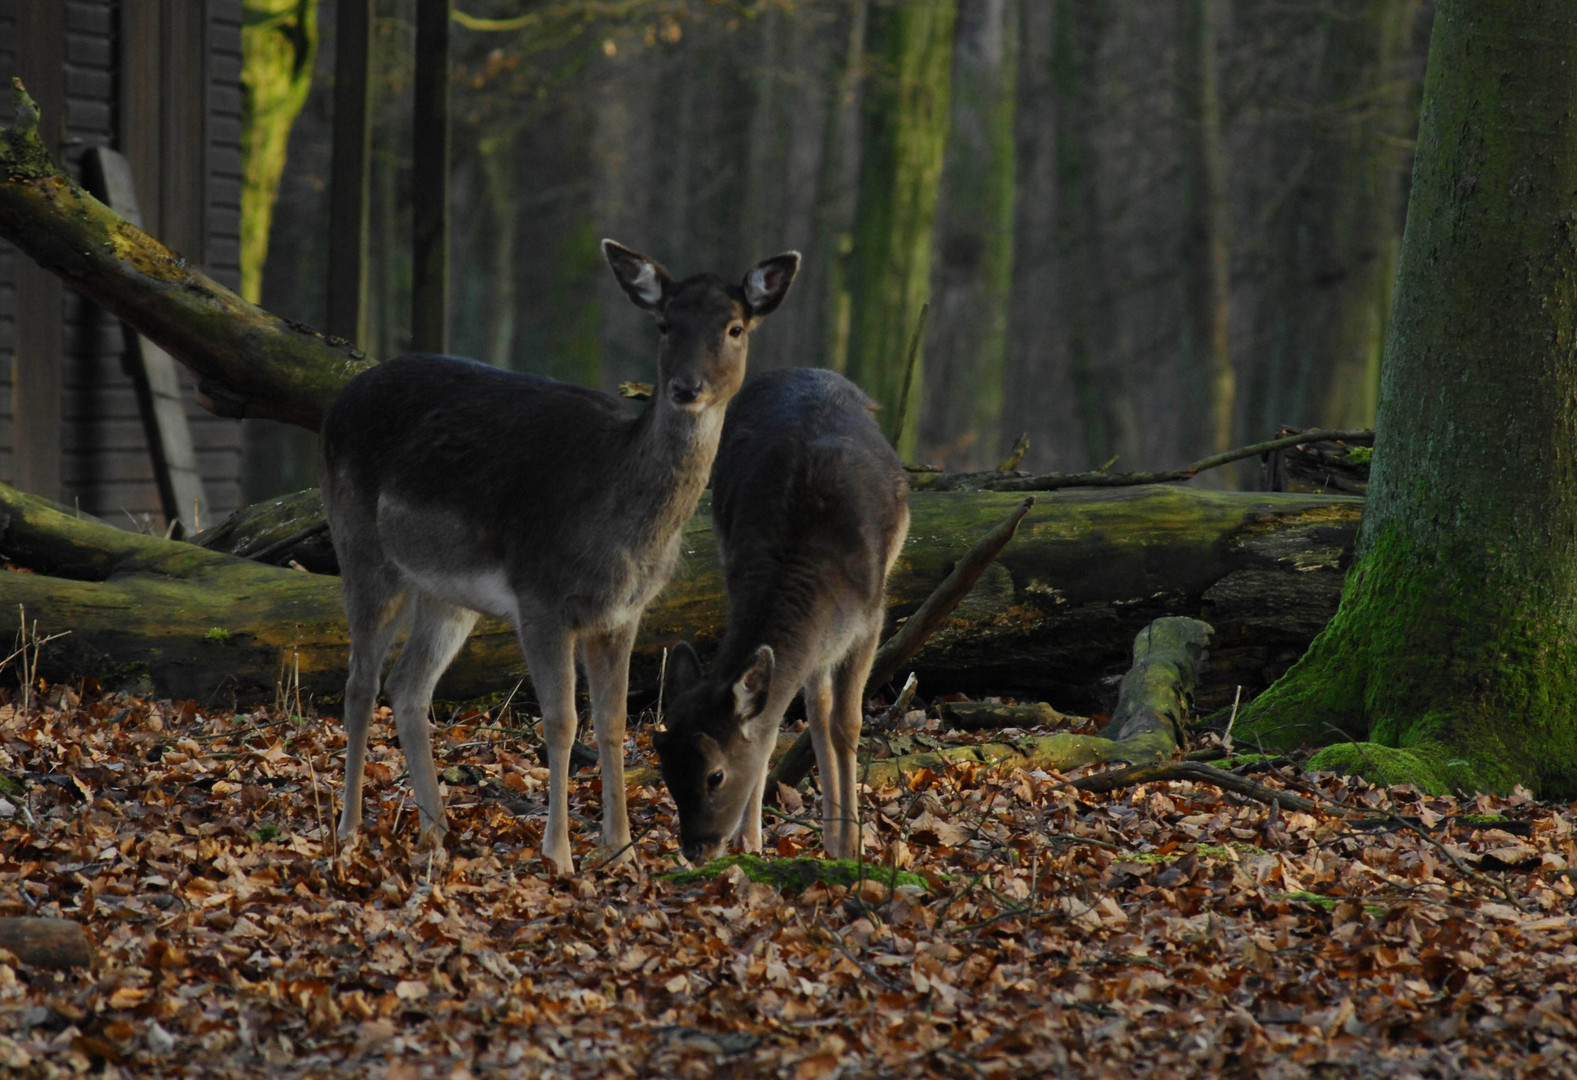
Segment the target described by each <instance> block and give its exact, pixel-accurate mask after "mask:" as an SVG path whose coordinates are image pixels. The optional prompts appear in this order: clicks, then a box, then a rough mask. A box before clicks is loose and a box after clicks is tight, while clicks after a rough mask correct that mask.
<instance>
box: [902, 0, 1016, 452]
mask: <svg viewBox="0 0 1577 1080" xmlns="http://www.w3.org/2000/svg"><path fill="white" fill-rule="evenodd" d="M1017 24H1018V3H1017V0H959V4H958V21H957V29H956V33H955V35H954V41H953V84H952V95H951V96H952V120H951V122H950V123H949V126H948V137H947V150H946V157H945V159H944V161H943V164H942V179H941V188H940V195H939V196H938V202H939V209H938V211H937V223H936V241H935V254H934V256H933V258H934V261H935V266H934V267H933V269H932V273H931V303H932V318H931V334H930V349H929V353H930V357H931V362H930V363H929V364H927V365H926V373H925V380H924V385H925V392H924V394H923V395H922V401H921V404H922V406H923V409H922V412H921V416H920V432H919V438H920V445H921V450H920V452H919V455H918V456H919V457H921V458H922V459H923V460H926V461H937V462H940V463H942V464H945V465H947V466H949V467H952V468H959V467H967V466H971V465H972V466H973V467H975V468H982V467H985V466H988V465H991V464H994V463H996V462H997V461H999V460H1001V457H1002V455H1001V451H1000V449H999V446H998V444H999V443H1000V442H1001V435H1000V425H1001V417H1002V374H1003V360H1004V357H1005V355H1006V350H1007V315H1008V308H1007V305H1008V296H1009V293H1010V291H1011V285H1012V277H1013V275H1012V270H1013V190H1014V188H1013V171H1014V154H1013V105H1014V94H1013V91H1014V84H1015V82H1016V78H1017V73H1018V72H1017V59H1018V56H1017V53H1018V33H1017Z"/></svg>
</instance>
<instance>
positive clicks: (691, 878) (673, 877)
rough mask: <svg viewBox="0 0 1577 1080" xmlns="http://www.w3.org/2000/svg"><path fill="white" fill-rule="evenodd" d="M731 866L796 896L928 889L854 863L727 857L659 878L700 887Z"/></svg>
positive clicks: (898, 873)
mask: <svg viewBox="0 0 1577 1080" xmlns="http://www.w3.org/2000/svg"><path fill="white" fill-rule="evenodd" d="M731 866H737V867H739V868H740V869H742V870H744V872H745V876H746V877H748V878H750V880H751V881H758V882H761V883H762V884H764V885H771V886H773V887H774V888H776V889H782V890H786V891H788V892H796V893H797V892H803V891H804V890H805V889H807V888H809V887H810V886H812V885H816V884H823V885H853V884H855V883H857V882H860V881H875V882H879V883H881V884H883V885H886V886H887V887H889V888H897V887H898V886H900V885H913V886H915V887H917V888H921V889H929V888H930V886H929V885H928V884H927V883H926V880H925V878H923V877H921V876H920V875H919V874H911V873H908V872H906V871H903V870H894V869H892V868H891V867H886V866H879V865H877V864H876V863H868V862H857V861H856V860H854V859H809V858H794V859H768V858H763V857H762V856H760V855H729V856H726V857H724V858H721V859H715V860H713V861H712V862H709V863H707V864H706V865H705V866H701V867H696V868H695V869H692V870H675V871H673V872H672V873H667V874H662V875H660V876H661V877H662V879H663V880H665V881H672V882H674V883H675V884H678V885H699V884H701V883H702V882H705V881H711V880H712V879H713V878H715V877H717V876H718V875H719V874H721V873H722V872H723V871H725V870H727V869H728V868H729V867H731Z"/></svg>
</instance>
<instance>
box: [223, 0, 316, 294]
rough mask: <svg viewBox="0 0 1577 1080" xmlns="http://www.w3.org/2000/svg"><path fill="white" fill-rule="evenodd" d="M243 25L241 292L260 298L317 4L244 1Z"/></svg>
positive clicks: (302, 98) (308, 66)
mask: <svg viewBox="0 0 1577 1080" xmlns="http://www.w3.org/2000/svg"><path fill="white" fill-rule="evenodd" d="M243 9H244V10H245V13H246V17H245V21H244V22H243V24H242V26H241V85H242V86H243V87H245V89H246V95H245V102H244V105H243V108H242V115H241V125H242V126H241V172H242V177H241V295H242V296H243V297H245V298H246V299H247V300H248V301H249V302H251V303H254V304H255V303H257V302H258V301H260V300H261V299H262V298H263V264H264V262H266V261H267V259H268V233H269V228H270V227H271V226H272V224H273V221H274V203H275V201H276V200H277V199H278V198H279V180H280V177H281V176H283V175H284V173H285V149H286V147H287V146H288V144H289V143H290V129H291V127H292V126H293V125H294V124H295V122H296V117H297V116H298V115H300V113H301V108H302V106H303V105H305V104H306V103H307V91H308V90H309V89H311V87H312V60H313V57H314V56H315V55H316V54H317V51H318V3H317V0H246V3H245V4H244V5H243Z"/></svg>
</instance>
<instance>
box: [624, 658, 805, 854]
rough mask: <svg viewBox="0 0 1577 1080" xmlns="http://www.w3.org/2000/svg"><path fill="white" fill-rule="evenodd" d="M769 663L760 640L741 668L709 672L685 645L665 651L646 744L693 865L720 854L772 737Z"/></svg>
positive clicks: (737, 825) (681, 843)
mask: <svg viewBox="0 0 1577 1080" xmlns="http://www.w3.org/2000/svg"><path fill="white" fill-rule="evenodd" d="M772 666H773V655H772V649H771V648H770V647H769V646H766V645H763V646H761V647H760V648H759V649H757V650H756V651H755V653H754V654H752V655H751V657H750V659H749V660H748V661H747V662H746V664H745V666H744V667H743V668H742V669H740V670H737V671H733V672H720V671H714V672H713V673H712V674H711V675H705V674H703V673H702V671H701V662H700V660H699V659H698V658H697V657H696V655H695V651H694V650H693V649H691V648H690V646H689V645H686V644H682V643H681V644H680V645H679V646H678V647H676V648H675V649H674V650H673V651H672V652H671V653H669V657H668V680H667V694H668V704H667V706H666V708H665V710H664V712H665V715H664V724H663V726H662V727H660V728H659V729H658V731H657V733H656V735H655V736H654V737H653V740H652V742H653V745H654V746H655V747H656V749H657V757H658V760H659V762H660V764H661V767H662V774H663V783H665V784H667V785H668V793H669V794H670V795H672V796H673V800H674V805H675V806H677V807H678V809H679V846H680V849H681V850H682V851H683V852H684V856H685V858H687V859H689V860H690V861H691V862H693V863H702V862H706V861H708V860H710V859H713V858H715V857H716V856H717V855H718V854H720V853H721V852H722V850H723V848H724V847H725V846H727V844H728V842H729V840H731V839H733V837H734V835H735V834H736V833H737V832H738V831H739V829H740V827H741V825H742V824H743V821H742V819H743V817H744V813H745V810H746V808H747V807H748V806H750V805H751V801H750V794H751V792H752V791H753V790H754V789H755V786H756V783H757V782H758V781H759V780H760V779H761V773H762V770H763V769H764V768H765V766H766V762H767V758H768V756H769V755H770V754H771V752H772V746H773V743H774V742H776V740H777V725H776V724H774V723H772V722H771V718H770V717H763V716H762V713H763V710H764V709H765V708H766V701H767V689H768V687H769V686H770V685H771V682H772Z"/></svg>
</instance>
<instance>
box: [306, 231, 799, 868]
mask: <svg viewBox="0 0 1577 1080" xmlns="http://www.w3.org/2000/svg"><path fill="white" fill-rule="evenodd" d="M602 250H603V254H604V255H605V256H606V257H607V260H608V264H609V265H610V266H611V267H612V268H613V274H614V276H615V277H616V278H617V279H618V281H619V284H620V285H621V286H622V287H623V288H624V291H625V292H626V293H628V294H629V297H630V299H631V300H633V301H634V302H635V304H636V306H638V307H641V308H644V309H645V310H647V311H649V312H651V314H652V315H653V316H654V317H655V318H656V320H657V325H658V328H659V330H660V331H661V332H662V342H661V344H660V346H659V347H658V353H657V372H658V378H657V384H656V389H655V390H654V392H653V395H652V400H651V403H650V404H649V405H648V406H647V407H646V408H645V410H644V411H642V412H641V413H640V414H639V415H636V414H633V413H631V412H630V411H628V410H627V409H626V407H625V406H624V405H623V404H621V403H620V402H619V401H617V400H616V399H614V398H612V397H610V396H608V395H606V394H603V393H599V392H597V391H594V390H587V389H583V388H581V387H578V386H570V385H567V384H564V383H560V382H556V381H554V380H552V379H547V378H542V377H540V376H534V375H521V374H516V373H513V372H508V371H500V370H498V369H496V368H491V367H488V366H487V365H485V364H481V363H477V362H475V361H471V360H462V359H457V358H454V357H445V356H427V355H412V356H402V357H398V358H396V359H393V360H390V361H388V362H386V363H383V364H379V365H378V366H377V367H375V368H372V369H371V370H369V371H367V372H365V373H364V374H362V375H359V376H357V377H356V378H355V379H353V380H351V382H350V383H349V384H348V385H347V386H346V387H345V390H344V391H343V392H342V393H341V394H340V396H339V398H338V399H336V400H335V402H334V404H333V405H332V406H331V407H330V409H329V411H328V414H327V416H326V417H325V418H324V422H323V501H324V506H325V508H326V509H327V511H328V519H329V525H330V529H331V531H332V534H333V540H334V551H335V554H337V555H338V556H339V565H340V573H341V576H342V578H343V582H344V593H345V613H346V617H347V619H348V621H349V624H350V634H351V647H350V664H349V669H350V670H349V676H348V678H347V679H346V682H345V730H346V741H347V745H346V752H345V810H344V813H343V815H342V816H341V817H340V823H339V835H340V837H341V839H344V840H350V839H351V838H352V837H353V836H354V835H355V833H356V830H357V828H358V827H359V826H360V824H361V796H362V772H363V768H364V765H365V763H366V752H367V727H368V724H369V723H370V721H371V718H372V710H373V704H374V702H375V700H376V698H377V696H378V688H379V675H380V672H381V671H382V668H383V663H384V659H385V658H386V656H387V655H388V652H389V649H390V646H391V645H392V644H393V642H394V637H395V633H396V631H397V630H398V629H399V627H400V626H401V625H408V626H409V628H410V632H409V636H408V637H407V638H406V641H405V644H404V645H403V646H402V647H401V649H400V654H399V659H398V660H396V661H395V663H394V667H393V669H392V670H391V671H390V673H389V677H388V681H387V684H386V685H387V690H388V695H389V698H390V701H391V703H392V705H393V708H394V719H395V727H396V729H397V730H398V732H399V737H400V746H401V748H402V749H403V750H404V752H405V757H406V762H407V765H408V768H409V771H410V777H411V788H412V791H413V793H414V795H415V798H416V805H417V808H418V810H419V812H420V816H421V843H422V844H423V845H424V846H431V845H437V844H439V843H441V840H442V836H443V834H444V832H445V831H446V827H445V824H444V809H443V800H442V797H441V795H440V793H439V790H438V775H437V772H436V770H435V769H434V767H433V755H432V739H431V734H430V731H429V728H428V722H427V713H428V708H429V706H430V705H431V702H432V694H433V687H434V686H435V685H436V683H437V682H438V677H439V676H440V675H442V674H443V671H444V669H445V668H447V667H448V666H449V663H450V661H452V660H453V659H454V656H455V654H456V653H457V652H459V650H460V646H461V645H462V644H463V643H464V641H465V639H466V636H467V635H468V634H469V633H470V632H471V628H472V627H473V626H474V625H475V624H476V620H477V618H478V615H479V613H486V614H490V615H496V616H498V617H500V618H507V619H509V620H511V621H512V622H513V623H514V626H515V631H516V634H517V636H518V638H519V641H520V649H521V652H522V653H524V654H525V660H526V667H527V669H528V671H529V673H530V675H531V681H532V684H533V685H534V686H535V688H536V692H537V699H538V702H539V704H540V706H541V710H542V719H543V729H544V734H545V739H546V742H547V748H548V769H549V780H548V822H547V828H546V832H545V834H544V836H543V843H542V856H543V858H544V859H546V860H547V862H549V863H551V864H552V865H553V867H554V868H555V869H556V870H557V871H558V872H560V873H565V874H567V873H570V872H571V871H572V870H573V868H574V863H573V861H572V860H571V858H570V843H569V797H568V791H567V787H568V784H569V756H570V747H571V744H572V743H573V741H574V738H575V726H576V725H575V719H576V718H575V658H576V654H577V651H578V652H579V655H580V659H581V662H582V663H583V665H584V666H585V670H586V679H587V684H588V689H589V694H590V698H591V714H592V719H593V723H594V724H595V727H596V732H597V750H598V757H599V759H600V765H601V768H602V805H603V811H602V847H603V849H604V851H605V852H606V853H608V854H609V855H610V856H614V857H620V858H628V857H629V845H630V825H629V817H628V814H627V813H626V811H625V803H624V727H625V699H626V695H627V691H628V684H629V666H630V648H631V646H632V644H633V643H634V640H635V631H636V627H637V624H638V623H639V622H640V618H641V613H642V611H644V610H645V608H646V605H647V603H648V602H650V600H651V599H652V597H653V596H654V595H655V594H656V593H657V591H658V590H659V589H660V588H661V587H662V586H663V584H664V583H665V582H666V581H667V580H668V577H669V574H670V573H671V572H672V570H673V567H674V563H675V561H676V560H677V558H678V555H679V539H680V530H681V529H682V528H683V526H684V524H685V522H686V521H687V520H688V519H689V517H690V515H691V514H692V513H694V511H695V506H696V503H697V501H698V500H699V499H700V496H701V491H702V489H703V488H704V487H705V486H706V481H707V476H708V474H709V472H710V471H711V468H712V458H713V457H714V455H715V454H716V451H717V443H718V438H719V435H720V433H721V431H722V426H723V411H724V409H725V408H726V406H727V405H728V402H729V399H730V398H732V397H733V396H734V394H735V393H736V392H737V391H738V390H739V387H740V384H741V383H742V382H743V380H744V376H745V353H746V348H747V345H748V342H749V337H750V331H751V330H752V329H753V328H754V327H755V326H756V324H757V323H759V322H760V321H761V319H763V318H765V317H766V316H767V315H768V314H770V313H771V312H772V311H773V310H775V309H776V308H777V306H778V305H779V304H781V303H782V302H783V297H784V295H785V294H786V293H787V292H788V288H789V285H790V283H792V281H793V280H794V274H795V272H796V271H797V270H798V269H799V253H798V252H794V251H790V252H786V253H784V254H782V255H777V256H774V257H773V258H770V259H767V260H765V261H764V262H762V263H760V264H758V265H757V266H756V267H754V268H753V269H751V270H750V272H749V273H747V274H746V275H745V277H744V281H743V283H742V284H741V285H738V286H734V285H730V284H727V283H725V282H724V281H723V280H722V279H720V278H718V277H716V276H715V275H712V274H702V275H698V276H696V277H691V278H686V279H684V280H683V281H677V282H676V281H674V280H672V279H671V278H670V277H669V275H668V272H667V271H666V270H664V269H663V267H662V266H660V265H659V264H658V263H656V262H654V261H653V260H651V259H649V258H647V257H646V256H644V255H640V254H638V253H636V252H634V251H631V250H629V249H628V248H624V247H621V246H620V245H618V244H615V243H614V242H613V241H611V240H604V241H603V242H602Z"/></svg>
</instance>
